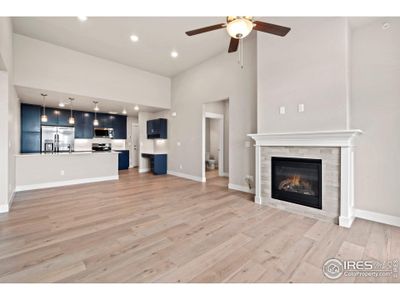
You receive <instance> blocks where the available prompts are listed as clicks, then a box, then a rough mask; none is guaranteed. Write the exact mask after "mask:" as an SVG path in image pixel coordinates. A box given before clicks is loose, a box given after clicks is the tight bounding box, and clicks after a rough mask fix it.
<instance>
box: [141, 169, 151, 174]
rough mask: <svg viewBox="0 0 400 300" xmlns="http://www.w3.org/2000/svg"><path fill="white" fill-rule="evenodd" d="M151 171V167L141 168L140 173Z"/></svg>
mask: <svg viewBox="0 0 400 300" xmlns="http://www.w3.org/2000/svg"><path fill="white" fill-rule="evenodd" d="M147 172H150V168H140V169H139V173H147Z"/></svg>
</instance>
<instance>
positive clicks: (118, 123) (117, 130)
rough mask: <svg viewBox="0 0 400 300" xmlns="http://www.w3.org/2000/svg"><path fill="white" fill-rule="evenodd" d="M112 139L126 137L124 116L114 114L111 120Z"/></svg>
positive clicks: (123, 138)
mask: <svg viewBox="0 0 400 300" xmlns="http://www.w3.org/2000/svg"><path fill="white" fill-rule="evenodd" d="M112 128H114V139H122V140H125V139H126V136H127V134H126V116H121V115H115V116H114V120H113V126H112Z"/></svg>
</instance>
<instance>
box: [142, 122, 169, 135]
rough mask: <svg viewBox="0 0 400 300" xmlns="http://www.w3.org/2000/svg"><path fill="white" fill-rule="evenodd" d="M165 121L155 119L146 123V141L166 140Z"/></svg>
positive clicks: (166, 129)
mask: <svg viewBox="0 0 400 300" xmlns="http://www.w3.org/2000/svg"><path fill="white" fill-rule="evenodd" d="M167 132H168V127H167V119H162V118H160V119H155V120H148V121H147V138H148V139H166V138H167Z"/></svg>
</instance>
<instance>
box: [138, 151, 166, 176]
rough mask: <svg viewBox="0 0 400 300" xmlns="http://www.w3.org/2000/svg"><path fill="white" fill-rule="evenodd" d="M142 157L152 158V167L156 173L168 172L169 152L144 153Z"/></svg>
mask: <svg viewBox="0 0 400 300" xmlns="http://www.w3.org/2000/svg"><path fill="white" fill-rule="evenodd" d="M142 157H143V158H148V159H150V168H151V171H152V172H153V174H154V175H163V174H167V154H155V153H142Z"/></svg>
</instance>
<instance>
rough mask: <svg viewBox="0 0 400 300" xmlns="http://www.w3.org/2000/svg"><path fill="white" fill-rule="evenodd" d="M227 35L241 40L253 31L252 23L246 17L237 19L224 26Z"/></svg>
mask: <svg viewBox="0 0 400 300" xmlns="http://www.w3.org/2000/svg"><path fill="white" fill-rule="evenodd" d="M226 30H227V31H228V34H229V35H230V36H231V37H233V38H235V39H243V38H245V37H246V36H248V35H249V34H250V32H251V31H252V30H253V22H252V21H251V20H250V19H248V18H247V17H238V18H236V19H234V20H232V21H230V22H228V24H227V25H226Z"/></svg>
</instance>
